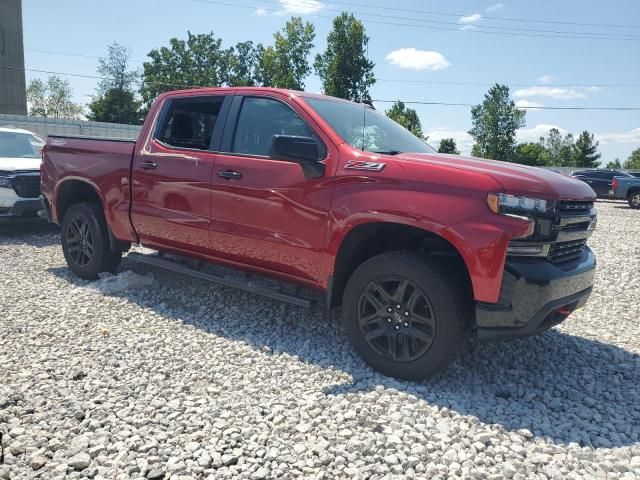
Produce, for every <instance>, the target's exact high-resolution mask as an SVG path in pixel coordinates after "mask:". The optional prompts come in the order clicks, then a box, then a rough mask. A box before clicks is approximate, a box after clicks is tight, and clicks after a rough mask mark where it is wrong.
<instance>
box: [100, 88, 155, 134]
mask: <svg viewBox="0 0 640 480" xmlns="http://www.w3.org/2000/svg"><path fill="white" fill-rule="evenodd" d="M88 106H89V110H90V113H89V114H88V115H87V118H88V119H89V120H93V121H95V122H112V123H126V124H129V125H140V124H142V122H143V121H144V112H142V111H141V110H140V106H141V102H140V101H138V100H136V97H135V92H132V91H130V90H120V89H118V88H112V89H110V90H107V91H106V92H105V93H103V94H102V95H99V96H97V97H95V98H94V99H93V101H92V102H91V103H90V104H89V105H88Z"/></svg>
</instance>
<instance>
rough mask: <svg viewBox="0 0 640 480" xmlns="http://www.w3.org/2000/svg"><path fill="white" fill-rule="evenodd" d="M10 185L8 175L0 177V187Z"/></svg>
mask: <svg viewBox="0 0 640 480" xmlns="http://www.w3.org/2000/svg"><path fill="white" fill-rule="evenodd" d="M10 186H11V178H10V177H0V187H10Z"/></svg>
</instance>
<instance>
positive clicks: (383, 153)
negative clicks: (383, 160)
mask: <svg viewBox="0 0 640 480" xmlns="http://www.w3.org/2000/svg"><path fill="white" fill-rule="evenodd" d="M371 153H380V154H382V155H399V154H401V153H402V152H401V151H400V150H374V151H373V152H371Z"/></svg>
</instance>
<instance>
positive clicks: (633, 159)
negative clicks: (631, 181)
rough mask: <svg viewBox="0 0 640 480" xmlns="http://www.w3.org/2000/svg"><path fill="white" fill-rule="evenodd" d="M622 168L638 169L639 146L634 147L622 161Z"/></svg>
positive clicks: (639, 158) (639, 164) (639, 161)
mask: <svg viewBox="0 0 640 480" xmlns="http://www.w3.org/2000/svg"><path fill="white" fill-rule="evenodd" d="M624 168H626V169H629V170H640V147H638V148H636V149H635V150H634V151H633V152H631V155H629V158H628V159H627V161H626V162H624Z"/></svg>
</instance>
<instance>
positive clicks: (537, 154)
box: [513, 142, 548, 167]
mask: <svg viewBox="0 0 640 480" xmlns="http://www.w3.org/2000/svg"><path fill="white" fill-rule="evenodd" d="M547 158H548V152H547V150H546V148H544V145H542V144H541V143H534V142H528V143H520V144H518V146H517V147H516V152H515V156H514V160H513V161H514V162H515V163H520V164H522V165H532V166H536V167H539V166H543V165H546V164H547Z"/></svg>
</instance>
